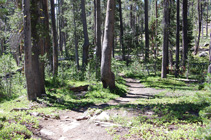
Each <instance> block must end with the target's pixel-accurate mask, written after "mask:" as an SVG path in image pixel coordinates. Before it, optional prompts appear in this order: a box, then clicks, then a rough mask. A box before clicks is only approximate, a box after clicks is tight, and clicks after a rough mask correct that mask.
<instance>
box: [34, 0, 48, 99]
mask: <svg viewBox="0 0 211 140" xmlns="http://www.w3.org/2000/svg"><path fill="white" fill-rule="evenodd" d="M41 4H42V3H41V2H40V1H36V0H32V1H31V7H33V8H31V37H32V38H33V40H32V53H33V55H32V67H33V71H34V87H35V88H36V89H37V97H41V95H42V94H45V87H44V63H42V62H41V61H40V58H39V56H40V55H44V51H43V49H44V47H43V40H42V38H40V35H42V33H41V32H42V31H41V29H40V27H39V26H40V25H41V24H42V23H41V21H40V16H42V15H41V13H40V12H39V11H40V8H41V7H40V5H41Z"/></svg>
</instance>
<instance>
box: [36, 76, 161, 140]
mask: <svg viewBox="0 0 211 140" xmlns="http://www.w3.org/2000/svg"><path fill="white" fill-rule="evenodd" d="M124 79H125V81H126V85H127V86H128V91H129V92H128V93H127V95H126V96H125V97H119V98H117V99H114V100H111V101H109V102H107V103H103V104H96V105H94V106H91V107H89V109H86V110H85V109H84V110H81V111H72V110H63V111H60V112H59V119H50V118H46V117H44V118H42V119H40V128H41V129H40V132H39V133H37V135H34V136H33V138H41V139H46V140H112V139H113V136H112V135H110V134H109V133H108V129H109V128H110V127H112V126H118V131H116V132H115V134H118V135H124V134H126V133H127V131H128V130H127V128H125V127H121V126H120V125H119V124H115V123H114V122H113V121H112V118H114V117H115V116H122V117H124V116H127V117H136V116H138V115H139V112H137V110H133V109H131V108H129V109H127V110H125V109H124V110H122V109H117V108H116V106H121V105H126V104H133V103H134V104H135V101H136V100H138V99H141V98H144V99H145V98H146V99H147V98H151V97H152V96H154V95H155V94H158V93H160V92H162V91H164V90H163V89H155V88H147V87H145V86H144V85H143V84H141V83H140V80H135V79H132V78H124ZM114 106H115V107H114ZM113 107H114V108H113ZM150 114H153V112H147V113H146V115H150ZM129 123H130V122H129ZM132 139H135V138H132Z"/></svg>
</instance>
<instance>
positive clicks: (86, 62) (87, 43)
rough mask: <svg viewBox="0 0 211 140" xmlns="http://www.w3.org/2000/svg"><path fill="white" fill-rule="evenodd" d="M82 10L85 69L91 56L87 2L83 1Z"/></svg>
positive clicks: (83, 64) (83, 63)
mask: <svg viewBox="0 0 211 140" xmlns="http://www.w3.org/2000/svg"><path fill="white" fill-rule="evenodd" d="M81 10H82V14H81V19H82V23H83V33H84V44H83V60H82V61H83V62H82V67H83V68H85V67H86V65H87V64H88V55H89V36H88V32H87V21H86V10H85V0H81Z"/></svg>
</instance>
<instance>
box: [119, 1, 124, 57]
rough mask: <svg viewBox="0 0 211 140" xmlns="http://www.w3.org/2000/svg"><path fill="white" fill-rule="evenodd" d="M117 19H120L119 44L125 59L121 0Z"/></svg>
mask: <svg viewBox="0 0 211 140" xmlns="http://www.w3.org/2000/svg"><path fill="white" fill-rule="evenodd" d="M118 2H119V21H120V46H121V48H122V59H123V61H125V47H124V42H123V32H124V31H123V23H122V1H121V0H119V1H118Z"/></svg>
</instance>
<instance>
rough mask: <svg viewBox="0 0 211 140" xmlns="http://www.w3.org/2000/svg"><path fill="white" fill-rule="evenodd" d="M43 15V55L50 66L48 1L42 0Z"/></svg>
mask: <svg viewBox="0 0 211 140" xmlns="http://www.w3.org/2000/svg"><path fill="white" fill-rule="evenodd" d="M43 13H44V17H45V18H44V22H45V24H44V30H45V37H44V43H45V46H44V48H45V53H46V56H47V59H48V61H49V62H50V65H51V66H52V65H53V62H52V55H51V53H50V48H51V47H50V46H51V45H50V35H49V15H48V0H43Z"/></svg>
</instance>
